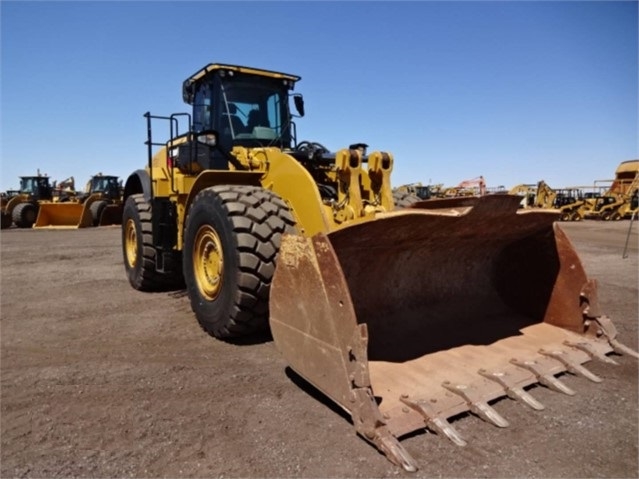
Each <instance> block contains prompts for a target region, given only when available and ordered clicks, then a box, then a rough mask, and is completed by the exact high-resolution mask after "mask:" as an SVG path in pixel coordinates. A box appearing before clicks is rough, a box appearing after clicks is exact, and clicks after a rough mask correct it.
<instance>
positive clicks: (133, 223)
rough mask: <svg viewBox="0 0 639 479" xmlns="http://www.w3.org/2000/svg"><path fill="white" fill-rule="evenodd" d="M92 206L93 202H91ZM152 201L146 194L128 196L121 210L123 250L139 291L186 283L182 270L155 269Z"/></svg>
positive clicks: (129, 277)
mask: <svg viewBox="0 0 639 479" xmlns="http://www.w3.org/2000/svg"><path fill="white" fill-rule="evenodd" d="M91 206H93V205H91ZM151 215H152V212H151V203H149V202H148V201H147V200H145V199H144V195H142V194H135V195H131V196H129V197H128V198H127V200H126V203H125V204H124V211H123V213H122V254H123V257H124V269H125V271H126V275H127V278H128V279H129V283H131V286H133V288H134V289H137V290H138V291H168V290H171V289H179V288H180V287H182V285H183V280H182V275H181V274H180V273H173V274H168V273H161V272H159V271H156V255H157V251H156V249H155V247H154V246H153V226H152V223H151Z"/></svg>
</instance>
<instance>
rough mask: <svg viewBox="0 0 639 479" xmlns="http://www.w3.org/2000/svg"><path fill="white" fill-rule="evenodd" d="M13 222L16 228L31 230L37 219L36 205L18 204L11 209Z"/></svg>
mask: <svg viewBox="0 0 639 479" xmlns="http://www.w3.org/2000/svg"><path fill="white" fill-rule="evenodd" d="M12 214H13V222H14V223H15V225H16V226H17V227H18V228H31V227H32V226H33V224H34V223H35V222H36V219H37V218H38V205H36V204H34V203H20V204H19V205H17V206H16V207H15V208H14V209H13V212H12Z"/></svg>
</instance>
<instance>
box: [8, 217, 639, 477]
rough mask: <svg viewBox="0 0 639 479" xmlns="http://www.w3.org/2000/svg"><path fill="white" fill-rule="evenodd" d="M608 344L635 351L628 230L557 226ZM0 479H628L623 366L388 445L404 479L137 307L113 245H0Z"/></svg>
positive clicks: (631, 468) (295, 403) (301, 390)
mask: <svg viewBox="0 0 639 479" xmlns="http://www.w3.org/2000/svg"><path fill="white" fill-rule="evenodd" d="M562 226H564V229H565V230H566V232H567V233H568V235H569V237H570V238H571V239H572V241H573V243H574V244H575V246H576V248H577V250H578V252H579V254H580V256H581V258H582V261H583V263H584V265H585V267H586V270H587V271H588V273H589V275H590V276H591V277H594V278H597V279H598V280H599V283H600V288H599V289H600V299H601V305H602V308H603V309H604V311H605V312H606V314H608V315H609V316H611V317H612V318H613V320H614V322H615V325H616V326H617V329H618V330H619V337H620V339H621V340H622V341H623V342H624V343H626V344H628V345H631V346H633V347H635V348H636V347H637V323H638V300H637V285H638V273H637V271H638V262H637V256H638V253H637V238H638V235H637V225H636V224H635V225H634V231H633V232H632V235H631V239H630V245H629V250H628V257H627V258H625V259H624V258H622V252H623V249H624V243H625V241H626V237H627V233H628V226H629V222H627V221H625V222H615V223H604V222H594V221H593V222H581V223H570V224H562ZM0 239H1V251H0V252H1V257H0V260H1V268H0V270H1V303H0V318H1V319H0V328H1V329H0V333H1V344H0V346H1V355H0V376H1V391H0V392H1V396H0V401H1V403H0V406H1V408H0V413H1V416H0V425H1V450H0V459H1V470H0V475H1V476H2V477H3V478H8V477H46V478H49V477H51V478H54V477H91V478H95V477H367V478H368V477H395V476H405V477H412V478H422V477H490V478H494V477H535V478H549V477H565V478H576V477H592V478H603V477H611V478H612V477H616V478H619V477H628V478H636V477H638V476H639V468H638V450H637V443H638V436H639V433H638V424H639V421H638V419H639V418H638V397H637V396H638V389H637V360H636V359H633V358H631V357H629V356H615V359H616V360H617V361H618V362H619V365H618V366H610V365H607V364H603V363H595V362H590V363H588V368H589V369H590V370H591V371H593V372H594V373H596V374H598V375H600V376H601V377H602V378H603V379H604V381H603V382H602V383H600V384H595V383H592V382H590V381H587V380H585V379H583V378H578V377H574V376H571V375H563V376H562V379H563V380H564V382H565V383H566V384H567V385H568V386H569V387H571V388H572V389H574V390H576V391H577V395H576V396H574V397H568V396H564V395H561V394H558V393H554V392H552V391H549V390H548V389H546V388H544V387H543V386H536V387H533V389H532V390H531V391H530V392H531V393H532V394H533V395H534V396H535V397H536V398H537V399H538V400H540V401H541V402H542V403H543V404H545V405H546V409H545V410H544V411H540V412H533V411H530V410H529V409H527V408H524V407H522V406H521V405H519V404H517V403H515V402H514V401H511V400H508V399H503V400H500V401H498V402H497V403H496V404H495V408H496V409H497V410H498V411H499V412H500V414H502V415H503V416H504V417H506V418H507V419H508V420H509V422H510V424H511V426H510V427H509V428H506V429H498V428H496V427H493V426H490V425H488V424H486V423H484V422H482V421H480V420H479V419H477V418H476V417H474V416H472V415H469V414H466V415H463V416H461V417H459V418H457V419H456V420H455V421H454V425H455V427H456V429H457V430H458V431H459V432H460V433H461V434H462V435H463V436H464V437H465V438H466V439H467V440H468V441H469V445H468V446H466V447H463V448H462V447H458V446H455V445H453V444H452V443H451V442H450V441H447V440H445V439H442V438H441V437H438V436H437V435H435V434H431V433H428V432H424V433H418V434H413V435H411V436H409V437H407V438H403V440H402V444H403V445H404V446H405V447H406V448H407V450H408V452H409V453H410V454H411V455H412V456H413V457H414V458H415V459H416V460H417V462H418V463H419V465H420V469H419V471H418V472H416V473H413V474H410V473H406V472H404V471H403V470H401V469H399V468H397V467H395V466H393V465H392V464H391V463H390V462H388V461H387V460H386V459H385V457H384V456H383V455H381V454H379V453H378V452H377V451H376V449H375V448H373V447H371V446H370V445H368V444H367V443H366V442H364V441H363V440H362V439H360V438H358V437H357V436H356V435H355V433H354V429H353V426H352V424H351V423H350V420H349V418H348V417H346V416H345V415H344V413H342V412H341V410H340V409H338V408H337V407H335V406H334V405H332V404H331V403H330V402H329V401H327V400H326V399H324V398H323V397H322V396H321V395H320V394H319V393H317V392H316V391H315V390H313V388H312V387H310V386H309V385H308V384H306V383H305V382H304V381H303V380H302V379H300V378H299V377H298V376H296V375H295V373H293V372H292V371H291V370H290V369H289V368H287V365H286V363H285V362H284V360H283V359H282V358H281V357H280V355H279V354H278V352H277V351H276V350H275V348H274V346H273V343H272V342H271V341H270V340H268V339H267V338H264V339H263V340H258V341H255V342H254V343H253V344H248V345H239V344H232V343H228V342H223V341H218V340H215V339H213V338H212V337H210V336H208V335H207V334H205V333H204V332H203V331H202V330H201V329H200V328H199V326H198V324H197V322H196V320H195V317H194V316H193V313H192V312H191V309H190V306H189V302H188V298H187V297H186V296H185V293H184V292H183V291H178V292H172V293H154V294H151V293H141V292H137V291H134V290H133V289H132V288H131V287H130V286H129V284H128V282H127V280H126V277H125V274H124V268H123V266H122V258H121V250H120V230H119V228H118V227H101V228H90V229H82V230H56V231H52V230H19V229H11V230H3V231H2V233H1V235H0Z"/></svg>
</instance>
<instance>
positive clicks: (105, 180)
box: [91, 176, 118, 192]
mask: <svg viewBox="0 0 639 479" xmlns="http://www.w3.org/2000/svg"><path fill="white" fill-rule="evenodd" d="M92 183H93V184H92V187H91V191H93V192H100V191H103V192H107V191H115V190H117V188H118V179H117V178H116V177H114V176H94V177H93V181H92Z"/></svg>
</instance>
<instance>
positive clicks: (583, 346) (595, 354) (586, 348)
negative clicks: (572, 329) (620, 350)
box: [564, 339, 619, 365]
mask: <svg viewBox="0 0 639 479" xmlns="http://www.w3.org/2000/svg"><path fill="white" fill-rule="evenodd" d="M564 345H566V346H570V347H571V348H574V349H578V350H580V351H583V352H584V353H586V354H587V355H588V356H590V357H591V358H592V359H598V360H599V361H602V362H604V363H608V364H616V365H619V363H618V362H617V361H615V360H614V359H612V358H609V357H608V356H606V355H605V354H603V353H601V352H600V351H598V350H597V349H595V348H593V347H592V344H590V343H587V342H579V343H575V342H573V341H569V340H567V339H566V340H565V341H564Z"/></svg>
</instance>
